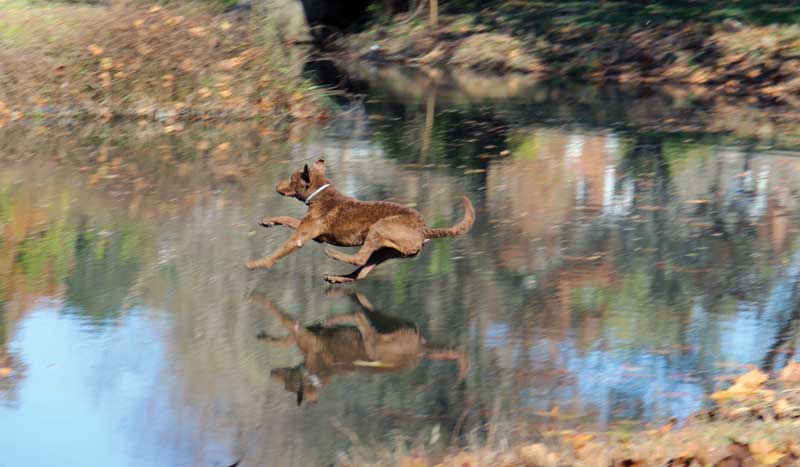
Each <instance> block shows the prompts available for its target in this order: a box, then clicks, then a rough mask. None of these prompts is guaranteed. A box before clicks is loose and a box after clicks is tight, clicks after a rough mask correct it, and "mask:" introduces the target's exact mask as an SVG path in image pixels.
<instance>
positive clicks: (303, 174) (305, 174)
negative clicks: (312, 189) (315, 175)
mask: <svg viewBox="0 0 800 467" xmlns="http://www.w3.org/2000/svg"><path fill="white" fill-rule="evenodd" d="M300 178H302V179H303V181H304V182H306V183H311V172H310V171H309V170H308V164H306V165H304V166H303V171H302V172H301V173H300Z"/></svg>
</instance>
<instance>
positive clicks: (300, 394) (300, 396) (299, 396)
mask: <svg viewBox="0 0 800 467" xmlns="http://www.w3.org/2000/svg"><path fill="white" fill-rule="evenodd" d="M302 403H303V384H302V383H300V389H298V390H297V406H298V407H300V404H302Z"/></svg>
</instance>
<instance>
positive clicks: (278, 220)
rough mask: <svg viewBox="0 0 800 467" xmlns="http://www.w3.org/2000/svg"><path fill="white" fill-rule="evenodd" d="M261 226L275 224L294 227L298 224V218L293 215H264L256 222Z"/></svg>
mask: <svg viewBox="0 0 800 467" xmlns="http://www.w3.org/2000/svg"><path fill="white" fill-rule="evenodd" d="M258 224H259V225H260V226H262V227H274V226H276V225H285V226H286V227H290V228H292V229H296V228H297V226H298V225H300V219H295V218H294V217H288V216H280V217H265V218H264V219H262V220H261V222H259V223H258Z"/></svg>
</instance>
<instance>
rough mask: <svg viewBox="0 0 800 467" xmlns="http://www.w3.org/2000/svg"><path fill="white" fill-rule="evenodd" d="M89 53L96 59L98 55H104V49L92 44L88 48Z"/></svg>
mask: <svg viewBox="0 0 800 467" xmlns="http://www.w3.org/2000/svg"><path fill="white" fill-rule="evenodd" d="M86 48H87V49H88V50H89V52H91V53H92V55H94V56H95V57H96V56H98V55H103V48H102V47H100V46H99V45H97V44H90V45H89V47H86Z"/></svg>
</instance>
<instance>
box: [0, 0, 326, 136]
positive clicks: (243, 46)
mask: <svg viewBox="0 0 800 467" xmlns="http://www.w3.org/2000/svg"><path fill="white" fill-rule="evenodd" d="M0 28H2V29H4V30H5V31H7V33H4V34H3V35H0V44H2V45H3V47H2V49H1V50H0V63H1V64H2V65H0V70H2V72H0V125H2V122H7V121H9V120H13V119H19V118H22V117H23V116H25V115H31V114H46V115H49V114H52V113H65V112H66V113H69V114H70V115H74V114H76V113H77V114H81V115H94V116H100V117H105V118H110V117H114V116H128V117H141V118H156V119H159V120H162V121H176V120H178V119H207V118H212V117H226V118H256V117H262V118H267V119H273V120H286V119H287V118H288V119H304V120H305V119H313V118H317V117H320V116H322V112H321V110H320V107H319V106H318V101H319V98H320V97H321V96H320V94H319V93H318V92H315V91H314V90H313V89H312V87H311V86H310V85H309V84H307V83H305V82H304V81H303V80H302V79H301V78H300V76H299V73H297V72H295V71H293V70H292V69H291V68H290V64H297V63H302V57H301V56H289V54H291V53H294V54H298V53H302V52H298V51H288V50H287V49H285V48H283V47H279V46H278V45H277V42H274V41H272V40H271V37H270V35H269V34H268V32H267V31H265V30H264V28H263V26H261V25H260V24H259V23H257V22H255V21H254V22H252V23H251V22H247V21H241V20H236V19H233V18H227V17H224V16H220V15H215V14H213V13H212V12H211V11H210V10H209V9H207V8H203V7H198V6H191V5H190V6H176V7H161V6H158V5H153V6H150V5H143V4H132V5H123V6H113V7H110V8H106V7H95V6H75V5H63V6H31V5H24V6H22V7H18V8H15V7H13V6H12V7H9V8H5V9H0ZM173 129H175V130H179V129H180V126H175V127H173Z"/></svg>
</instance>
